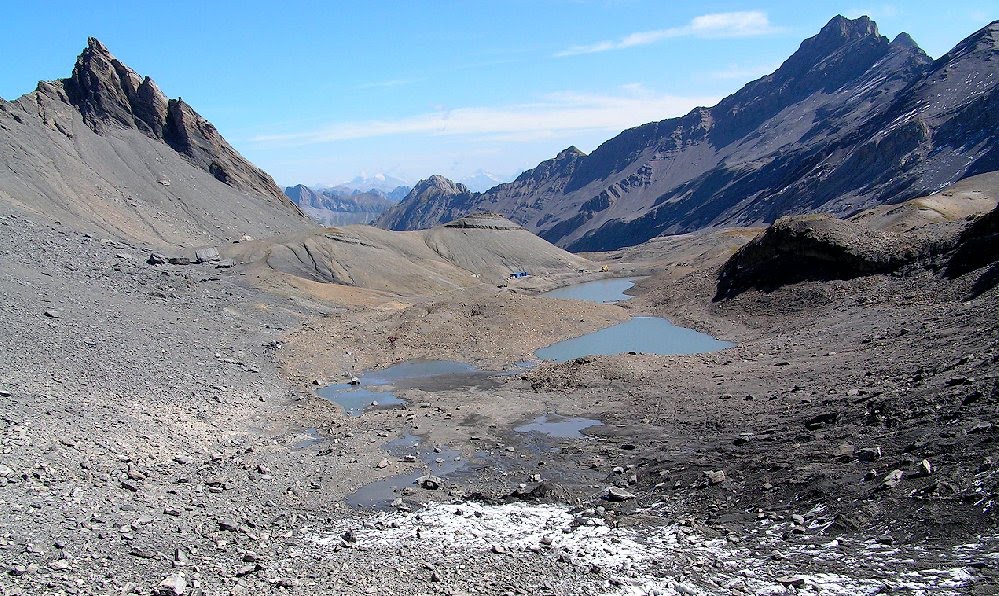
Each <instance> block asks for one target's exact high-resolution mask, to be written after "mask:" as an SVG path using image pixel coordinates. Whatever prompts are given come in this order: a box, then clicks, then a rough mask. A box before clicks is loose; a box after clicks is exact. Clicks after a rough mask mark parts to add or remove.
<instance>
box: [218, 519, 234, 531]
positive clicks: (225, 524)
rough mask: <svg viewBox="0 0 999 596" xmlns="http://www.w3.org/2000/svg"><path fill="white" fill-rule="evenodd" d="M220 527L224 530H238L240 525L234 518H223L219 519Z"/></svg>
mask: <svg viewBox="0 0 999 596" xmlns="http://www.w3.org/2000/svg"><path fill="white" fill-rule="evenodd" d="M219 529H220V530H222V531H223V532H238V531H239V525H238V524H237V523H236V522H234V521H232V520H228V519H222V520H219Z"/></svg>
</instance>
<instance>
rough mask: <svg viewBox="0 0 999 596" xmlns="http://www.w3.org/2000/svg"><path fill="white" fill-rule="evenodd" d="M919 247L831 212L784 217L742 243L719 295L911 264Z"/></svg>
mask: <svg viewBox="0 0 999 596" xmlns="http://www.w3.org/2000/svg"><path fill="white" fill-rule="evenodd" d="M919 255H920V250H919V246H917V245H916V244H913V243H911V242H909V241H908V240H907V239H905V238H902V237H900V236H898V235H896V234H893V233H890V232H879V231H876V230H872V229H871V228H868V227H867V226H865V225H863V224H858V223H855V222H852V221H849V220H842V219H837V218H835V217H832V216H829V215H807V216H796V217H782V218H780V219H778V220H777V221H776V222H774V223H773V224H772V225H771V226H770V227H768V228H767V229H766V230H765V231H764V232H763V233H762V234H760V235H759V236H757V237H756V238H754V239H753V240H751V241H750V242H749V243H748V244H746V245H745V246H743V247H742V248H740V249H739V250H738V251H737V252H736V253H735V254H734V255H732V257H731V258H730V259H729V260H728V261H727V262H726V263H725V265H723V266H722V268H721V270H720V271H719V274H718V292H717V295H716V296H715V298H716V299H720V298H730V297H732V296H734V295H736V294H738V293H740V292H742V291H744V290H747V289H749V288H757V289H761V290H765V291H768V290H774V289H776V288H778V287H780V286H783V285H787V284H791V283H796V282H800V281H823V280H831V279H852V278H854V277H860V276H863V275H871V274H874V273H886V272H890V271H894V270H896V269H898V268H899V267H901V266H903V265H905V264H907V263H911V262H912V261H914V260H915V259H916V258H917V257H918V256H919Z"/></svg>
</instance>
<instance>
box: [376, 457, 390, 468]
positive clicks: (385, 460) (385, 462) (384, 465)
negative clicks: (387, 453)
mask: <svg viewBox="0 0 999 596" xmlns="http://www.w3.org/2000/svg"><path fill="white" fill-rule="evenodd" d="M388 465H389V461H388V458H385V457H383V458H382V459H381V461H380V462H378V463H377V464H375V467H376V468H378V469H379V470H382V469H385V468H387V467H388Z"/></svg>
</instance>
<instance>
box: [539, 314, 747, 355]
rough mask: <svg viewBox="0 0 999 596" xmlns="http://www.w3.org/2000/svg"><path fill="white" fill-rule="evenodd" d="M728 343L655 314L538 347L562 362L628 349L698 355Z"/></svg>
mask: <svg viewBox="0 0 999 596" xmlns="http://www.w3.org/2000/svg"><path fill="white" fill-rule="evenodd" d="M732 345H733V344H732V343H730V342H727V341H720V340H717V339H715V338H713V337H711V336H710V335H706V334H704V333H700V332H698V331H694V330H693V329H687V328H684V327H677V326H676V325H674V324H672V323H670V322H669V321H667V320H666V319H661V318H658V317H634V318H632V319H629V320H627V321H625V322H623V323H619V324H617V325H614V326H612V327H607V328H606V329H601V330H599V331H594V332H593V333H587V334H586V335H583V336H580V337H576V338H574V339H567V340H565V341H560V342H558V343H556V344H552V345H550V346H548V347H546V348H541V349H540V350H538V351H537V352H535V353H534V354H535V356H537V357H538V358H540V359H541V360H551V361H554V362H566V361H569V360H574V359H576V358H579V357H581V356H597V355H601V356H610V355H614V354H627V353H630V352H636V353H643V354H699V353H702V352H715V351H718V350H724V349H725V348H729V347H732Z"/></svg>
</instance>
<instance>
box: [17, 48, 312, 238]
mask: <svg viewBox="0 0 999 596" xmlns="http://www.w3.org/2000/svg"><path fill="white" fill-rule="evenodd" d="M0 160H2V161H3V163H4V164H5V165H7V167H6V168H4V169H3V171H0V204H9V205H13V206H16V207H18V208H19V209H22V210H24V211H26V212H29V213H32V214H34V215H35V216H37V217H39V218H44V219H51V220H53V221H64V222H67V223H69V222H72V224H73V225H74V226H76V227H78V228H82V229H86V230H90V231H93V232H99V233H102V234H110V235H112V236H115V237H118V238H126V239H131V240H138V241H142V242H147V243H152V244H156V245H172V246H177V245H181V246H197V245H204V244H212V243H218V242H223V241H229V240H234V239H239V238H240V237H242V236H244V235H251V236H262V235H268V234H273V233H278V232H286V231H290V230H293V229H299V228H307V227H309V226H310V225H311V224H310V223H309V222H308V220H307V219H306V218H304V217H303V215H302V213H301V211H300V210H299V209H298V208H297V207H296V206H295V205H294V204H293V203H292V202H291V201H290V200H288V198H287V197H285V196H284V194H283V193H282V192H281V190H280V189H279V188H278V187H277V186H276V185H275V184H274V181H273V180H272V179H271V177H270V176H268V175H267V174H266V173H265V172H263V171H262V170H260V169H259V168H257V167H255V166H254V165H253V164H251V163H249V162H248V161H247V160H246V159H245V158H243V157H242V156H241V155H240V154H239V153H238V152H236V150H235V149H233V148H232V147H231V146H230V145H229V144H228V143H227V142H226V141H225V139H224V138H222V136H221V135H220V134H219V132H218V130H217V129H216V128H215V127H214V126H213V125H212V124H211V123H210V122H208V121H207V120H205V119H204V118H202V117H201V116H200V115H198V113H197V112H195V111H194V109H193V108H192V107H191V106H189V105H188V104H187V103H185V102H184V101H183V100H182V99H168V98H167V97H166V96H165V95H164V94H163V93H162V92H161V91H160V90H159V88H158V87H157V86H156V83H154V82H153V80H152V79H150V78H149V77H141V76H140V75H138V74H137V73H136V72H135V71H133V70H132V69H130V68H129V67H128V66H126V65H125V64H123V63H122V62H121V61H119V60H118V59H117V58H115V57H114V56H113V55H111V53H110V52H109V51H108V49H107V48H106V47H104V45H103V44H101V42H99V41H98V40H96V39H93V38H91V39H90V40H89V41H88V45H87V48H86V49H85V50H84V51H83V53H81V54H80V56H79V58H78V59H77V61H76V65H75V66H74V68H73V72H72V75H71V76H70V77H69V78H67V79H63V80H58V81H51V82H41V83H39V84H38V87H37V89H36V90H35V91H34V92H32V93H28V94H26V95H24V96H23V97H21V98H19V99H17V100H16V101H13V102H7V101H4V100H0Z"/></svg>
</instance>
